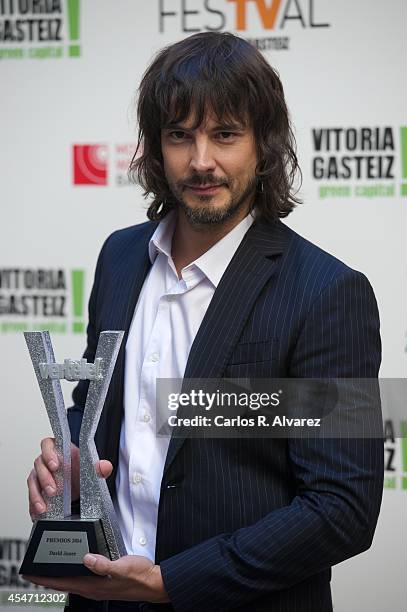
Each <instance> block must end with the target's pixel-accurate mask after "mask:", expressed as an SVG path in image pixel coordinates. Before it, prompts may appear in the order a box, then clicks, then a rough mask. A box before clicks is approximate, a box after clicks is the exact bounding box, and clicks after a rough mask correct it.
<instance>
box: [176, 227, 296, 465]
mask: <svg viewBox="0 0 407 612" xmlns="http://www.w3.org/2000/svg"><path fill="white" fill-rule="evenodd" d="M287 237H288V231H287V228H286V227H285V226H284V225H283V224H282V223H281V222H280V221H276V222H274V223H266V222H255V223H253V225H252V226H251V227H250V229H249V230H248V232H247V233H246V235H245V237H244V238H243V240H242V242H241V244H240V245H239V247H238V249H237V251H236V253H235V255H234V257H233V258H232V260H231V262H230V264H229V266H228V267H227V269H226V271H225V273H224V275H223V276H222V278H221V281H220V283H219V285H218V287H217V289H216V291H215V293H214V295H213V298H212V300H211V303H210V305H209V307H208V310H207V311H206V314H205V316H204V319H203V321H202V324H201V326H200V328H199V330H198V333H197V335H196V337H195V340H194V342H193V344H192V347H191V350H190V353H189V358H188V362H187V365H186V369H185V374H184V378H219V377H221V376H222V374H223V372H224V369H225V367H226V364H227V360H228V358H229V356H230V353H231V352H232V350H233V347H234V346H235V344H236V342H237V341H238V339H239V336H240V334H241V332H242V329H243V326H244V324H245V322H246V320H247V318H248V316H249V314H250V311H251V310H252V308H253V306H254V303H255V301H256V299H257V297H258V295H259V293H260V291H261V290H262V288H263V287H264V285H265V284H266V282H267V281H268V280H269V279H270V277H271V276H272V275H273V274H274V272H275V271H276V268H277V263H276V256H278V255H280V254H281V253H282V251H283V250H284V247H285V245H286V243H287ZM184 440H185V439H184V438H174V437H172V438H171V441H170V445H169V448H168V453H167V458H166V463H165V468H164V472H165V471H166V470H167V469H168V468H169V466H170V464H171V463H172V461H173V459H174V457H175V455H176V453H177V452H178V451H179V449H180V448H181V446H182V444H183V442H184Z"/></svg>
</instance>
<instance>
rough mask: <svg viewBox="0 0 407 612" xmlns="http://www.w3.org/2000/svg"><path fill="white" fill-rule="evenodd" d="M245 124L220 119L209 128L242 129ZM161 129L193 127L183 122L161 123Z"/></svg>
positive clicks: (216, 129)
mask: <svg viewBox="0 0 407 612" xmlns="http://www.w3.org/2000/svg"><path fill="white" fill-rule="evenodd" d="M246 127H247V126H246V124H244V123H241V122H235V121H222V122H219V123H216V124H215V125H213V127H212V128H211V130H212V131H219V130H235V131H243V130H245V129H246ZM161 129H163V130H175V129H179V130H190V129H193V128H189V127H187V126H186V125H185V124H183V123H182V122H181V123H177V122H174V123H167V124H166V125H163V126H162V128H161Z"/></svg>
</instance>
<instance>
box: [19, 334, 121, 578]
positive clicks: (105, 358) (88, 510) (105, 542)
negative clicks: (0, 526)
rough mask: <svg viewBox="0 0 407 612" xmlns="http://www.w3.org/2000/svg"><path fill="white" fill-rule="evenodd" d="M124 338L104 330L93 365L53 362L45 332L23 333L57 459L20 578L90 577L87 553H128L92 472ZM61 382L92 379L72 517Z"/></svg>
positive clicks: (108, 502) (113, 555)
mask: <svg viewBox="0 0 407 612" xmlns="http://www.w3.org/2000/svg"><path fill="white" fill-rule="evenodd" d="M123 335H124V332H122V331H104V332H102V333H101V334H100V336H99V342H98V346H97V349H96V356H95V362H94V363H87V361H86V360H85V359H81V360H79V361H75V360H72V359H65V361H64V363H56V362H55V358H54V351H53V348H52V343H51V338H50V335H49V333H48V332H46V331H45V332H25V333H24V336H25V340H26V342H27V346H28V350H29V352H30V357H31V360H32V363H33V366H34V370H35V374H36V376H37V380H38V384H39V386H40V390H41V394H42V397H43V399H44V402H45V406H46V409H47V413H48V417H49V420H50V422H51V427H52V431H53V434H54V437H55V445H56V451H57V453H58V455H59V457H60V460H61V461H60V467H59V469H58V471H57V473H56V476H55V478H56V483H57V494H56V495H55V496H54V497H50V498H47V500H46V501H47V512H46V513H44V514H42V515H41V517H40V518H39V519H38V520H37V521H36V522H35V523H34V525H33V528H32V531H31V535H30V539H29V543H28V547H27V552H26V554H25V557H24V560H23V563H22V565H21V568H20V574H31V575H37V576H80V575H82V576H83V575H92V572H91V571H90V570H88V568H86V567H85V566H84V565H83V562H82V559H83V556H84V555H85V554H86V553H88V552H93V553H98V554H102V555H105V556H106V557H107V558H109V559H112V560H116V559H119V558H120V557H121V556H123V555H126V554H127V553H126V548H125V545H124V542H123V538H122V535H121V533H120V530H119V526H118V523H117V518H116V514H115V510H114V507H113V503H112V500H111V497H110V494H109V490H108V487H107V484H106V481H105V480H104V479H103V478H100V477H99V476H98V475H97V474H96V471H95V465H96V463H97V461H98V460H99V456H98V454H97V450H96V446H95V442H94V435H95V432H96V428H97V426H98V422H99V419H100V415H101V412H102V408H103V404H104V402H105V399H106V394H107V391H108V388H109V384H110V379H111V377H112V374H113V369H114V366H115V363H116V359H117V355H118V353H119V349H120V345H121V342H122V339H123ZM60 379H66V380H72V381H78V380H89V381H90V383H89V390H88V394H87V398H86V404H85V409H84V414H83V419H82V427H81V432H80V438H79V453H80V516H77V515H71V453H70V445H71V441H70V440H71V437H70V431H69V426H68V419H67V415H66V410H65V405H64V399H63V395H62V390H61V383H60Z"/></svg>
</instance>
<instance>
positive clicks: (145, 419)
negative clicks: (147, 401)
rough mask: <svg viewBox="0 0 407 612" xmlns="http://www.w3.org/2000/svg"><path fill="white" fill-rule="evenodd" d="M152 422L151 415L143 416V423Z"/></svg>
mask: <svg viewBox="0 0 407 612" xmlns="http://www.w3.org/2000/svg"><path fill="white" fill-rule="evenodd" d="M150 420H151V416H150V415H149V414H147V413H146V414H145V415H144V416H143V421H144V422H145V423H148V422H149V421H150Z"/></svg>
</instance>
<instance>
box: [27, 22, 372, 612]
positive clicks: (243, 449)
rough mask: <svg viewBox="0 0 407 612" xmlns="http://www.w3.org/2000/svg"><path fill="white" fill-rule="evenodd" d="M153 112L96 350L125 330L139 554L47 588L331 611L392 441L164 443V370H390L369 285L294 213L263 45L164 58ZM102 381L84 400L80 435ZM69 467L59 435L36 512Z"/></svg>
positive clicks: (122, 439) (120, 470) (276, 98)
mask: <svg viewBox="0 0 407 612" xmlns="http://www.w3.org/2000/svg"><path fill="white" fill-rule="evenodd" d="M138 118H139V125H140V139H139V147H141V149H140V150H142V154H141V155H140V156H138V157H135V159H134V160H133V163H132V170H133V171H134V172H135V173H136V174H137V176H138V179H139V180H140V182H141V184H142V185H143V186H144V188H145V191H146V194H152V196H153V201H152V203H151V205H150V208H149V210H148V216H149V218H150V221H149V222H147V223H143V224H141V225H138V226H135V227H131V228H128V229H125V230H121V231H118V232H116V233H114V234H113V235H112V236H110V238H109V239H108V240H107V241H106V243H105V245H104V247H103V249H102V251H101V254H100V256H99V260H98V264H97V268H96V274H95V283H94V286H93V290H92V294H91V298H90V303H89V326H88V345H87V349H86V351H85V354H84V355H85V357H86V358H87V359H88V361H93V360H94V355H95V348H96V344H97V340H98V336H99V333H100V332H101V331H102V330H104V329H125V330H126V336H125V340H124V345H125V349H124V348H123V350H122V351H121V353H120V355H119V359H118V362H117V366H116V369H115V374H114V377H113V379H112V383H111V386H110V390H109V394H108V397H107V400H106V404H105V408H104V411H103V414H102V418H101V421H100V424H99V428H98V431H97V434H96V442H97V446H98V450H99V456H100V457H103V458H105V459H107V460H108V461H101V462H100V463H99V464H98V466H97V469H98V471H99V473H100V475H101V476H104V477H108V476H110V477H109V481H108V483H109V487H110V490H111V492H112V495H113V498H114V500H115V505H116V510H117V513H118V519H119V523H120V527H121V530H122V532H123V537H124V540H125V544H126V548H127V551H128V556H126V557H124V558H122V559H120V560H119V561H115V562H111V561H108V560H107V559H104V558H103V557H99V556H95V555H87V556H86V557H85V564H86V565H87V566H88V567H89V568H90V569H92V571H94V573H95V574H96V575H97V576H95V577H94V578H93V577H91V578H74V579H70V578H69V579H68V578H67V579H45V578H44V579H35V581H37V582H40V583H42V584H45V585H48V586H53V587H54V588H59V589H61V590H67V591H70V592H71V593H73V594H74V595H71V599H70V601H71V603H70V607H69V609H70V610H80V609H83V610H106V609H108V610H111V611H112V610H122V609H129V610H150V609H155V608H156V607H157V609H160V610H167V609H168V610H171V609H175V610H191V611H192V610H194V611H195V610H216V611H218V610H231V609H236V610H242V611H243V610H273V611H277V610H278V611H280V612H284V611H287V612H294V611H296V612H328V611H331V610H332V602H331V595H330V585H329V583H330V576H331V569H330V568H331V566H332V565H333V564H335V563H338V562H340V561H342V560H344V559H346V558H348V557H350V556H352V555H355V554H358V553H360V552H362V551H364V550H366V549H367V548H369V546H370V544H371V541H372V537H373V533H374V529H375V525H376V521H377V517H378V513H379V508H380V502H381V493H382V478H383V447H382V442H381V441H380V440H374V439H364V440H358V439H343V438H342V439H340V438H339V439H318V438H301V437H297V438H289V439H283V438H276V439H272V438H269V439H267V438H257V439H247V438H246V439H239V438H231V439H226V438H225V439H203V438H202V439H177V438H175V437H174V438H172V439H171V441H169V440H166V439H163V438H157V437H156V436H155V423H154V411H155V381H156V378H158V377H161V378H182V377H185V379H188V378H221V377H223V378H232V377H242V378H278V377H279V378H283V377H293V378H332V377H338V378H340V377H349V378H374V377H377V374H378V369H379V365H380V354H381V345H380V337H379V320H378V313H377V306H376V302H375V298H374V295H373V292H372V290H371V287H370V285H369V283H368V282H367V280H366V278H365V277H364V276H363V275H362V274H360V273H359V272H355V271H353V270H351V269H350V268H348V267H347V266H346V265H345V264H343V263H341V262H339V261H338V260H337V259H335V258H334V257H332V256H330V255H328V254H327V253H325V252H323V251H322V250H320V249H319V248H318V247H316V246H314V245H312V244H310V243H309V242H308V241H306V240H304V239H303V238H301V237H300V236H298V235H297V234H296V233H295V232H293V231H292V230H290V229H289V228H288V227H286V226H285V225H284V224H282V223H281V221H280V220H279V217H284V216H286V215H288V214H289V213H290V212H291V210H292V209H293V207H294V205H295V204H296V203H297V200H296V198H295V197H294V196H293V194H292V185H293V180H294V175H295V172H296V169H297V160H296V157H295V153H294V147H293V137H292V133H291V129H290V124H289V120H288V113H287V109H286V105H285V101H284V94H283V89H282V86H281V83H280V80H279V78H278V76H277V74H276V73H275V72H274V70H273V69H272V68H271V67H270V66H269V65H268V63H267V62H266V61H265V60H264V58H263V57H262V56H261V54H259V53H258V52H257V51H256V50H255V49H254V48H253V47H252V46H250V45H249V44H248V43H247V42H245V41H244V40H242V39H240V38H238V37H236V36H233V35H231V34H227V33H223V34H220V33H205V34H197V35H194V36H192V37H190V38H187V39H186V40H183V41H181V42H178V43H176V44H174V45H172V46H170V47H168V48H166V49H164V50H163V51H161V53H159V55H158V56H157V58H156V59H155V60H154V62H153V63H152V65H151V66H150V68H149V69H148V70H147V72H146V74H145V75H144V78H143V80H142V83H141V88H140V99H139V106H138ZM86 391H87V387H86V384H85V383H84V382H80V383H79V384H78V386H77V388H76V389H75V391H74V394H73V397H74V402H75V405H74V406H73V407H72V408H71V409H70V410H69V421H70V427H71V432H72V440H73V442H74V443H76V444H77V442H78V436H79V429H80V423H81V417H82V410H83V406H84V403H85V398H86ZM73 458H74V464H75V466H77V463H78V451H77V449H75V447H74V455H73ZM57 463H58V458H57V456H56V454H55V451H54V446H53V442H52V440H51V439H46V440H45V441H43V443H42V454H41V455H40V456H39V457H38V458H37V459H36V462H35V467H34V470H33V471H32V473H31V475H30V476H29V479H28V482H29V493H30V512H31V514H32V515H33V516H35V515H37V514H38V513H40V512H42V511H44V509H45V503H46V502H45V498H44V495H43V494H42V491H45V492H47V493H48V494H51V495H52V494H53V493H54V492H55V481H54V479H53V477H52V474H53V472H54V471H55V469H56V466H57ZM74 487H75V488H74V495H75V493H76V496H77V495H78V487H77V478H76V479H74ZM75 594H76V595H75ZM95 600H105V601H103V602H102V603H97V601H95ZM118 600H122V603H118ZM106 601H110V603H109V604H107V603H106ZM125 601H127V602H133V603H127V604H126V603H123V602H125ZM134 602H145V603H140V604H137V603H134Z"/></svg>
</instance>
